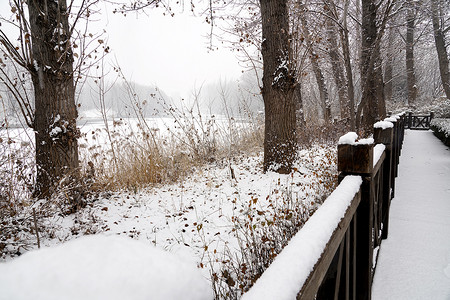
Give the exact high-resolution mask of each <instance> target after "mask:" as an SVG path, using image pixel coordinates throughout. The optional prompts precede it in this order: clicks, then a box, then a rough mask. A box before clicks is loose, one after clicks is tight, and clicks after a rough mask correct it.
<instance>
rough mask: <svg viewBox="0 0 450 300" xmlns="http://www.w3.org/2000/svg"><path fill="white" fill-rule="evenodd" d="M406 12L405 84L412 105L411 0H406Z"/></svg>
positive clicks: (413, 80)
mask: <svg viewBox="0 0 450 300" xmlns="http://www.w3.org/2000/svg"><path fill="white" fill-rule="evenodd" d="M407 6H408V7H407V14H406V40H405V44H406V47H405V52H406V86H407V92H408V105H414V103H415V102H416V97H417V86H416V74H415V70H414V25H415V24H414V23H415V13H414V4H413V3H412V1H411V0H408V1H407Z"/></svg>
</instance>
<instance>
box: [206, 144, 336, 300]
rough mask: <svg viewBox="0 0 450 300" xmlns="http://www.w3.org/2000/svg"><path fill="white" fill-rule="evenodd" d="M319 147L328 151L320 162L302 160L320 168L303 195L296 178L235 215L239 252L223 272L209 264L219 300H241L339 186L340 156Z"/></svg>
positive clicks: (228, 257) (228, 256)
mask: <svg viewBox="0 0 450 300" xmlns="http://www.w3.org/2000/svg"><path fill="white" fill-rule="evenodd" d="M319 148H321V149H320V150H319V149H317V150H318V151H324V152H325V155H324V156H323V159H321V160H319V161H317V160H316V157H312V156H311V154H308V155H306V156H300V164H301V165H303V166H306V167H308V168H311V170H314V171H313V172H312V180H311V181H310V182H309V183H307V184H302V193H298V192H297V193H294V192H293V188H292V187H293V185H294V184H296V183H294V182H293V181H292V180H290V181H289V182H286V183H281V182H278V186H277V187H276V188H275V189H273V190H272V192H271V194H270V195H267V198H266V199H265V200H266V201H261V199H258V198H254V197H251V198H250V199H249V200H248V203H247V206H246V207H245V209H243V210H241V212H240V214H237V215H235V216H233V217H232V220H231V221H232V223H233V224H234V228H233V232H234V233H235V236H236V239H237V241H238V245H239V253H238V254H236V253H235V252H234V251H232V250H230V249H225V250H224V252H223V253H222V257H221V259H220V261H219V263H220V264H221V266H220V269H219V270H216V268H215V266H214V264H215V263H217V261H209V264H210V268H211V281H212V284H213V289H214V292H215V296H216V299H239V298H240V296H242V294H243V293H245V292H246V291H248V290H249V289H250V287H251V286H252V285H253V284H254V283H255V282H256V280H257V279H258V278H259V277H260V276H261V275H262V273H263V272H264V271H265V270H266V269H267V268H268V267H269V265H270V264H271V263H272V262H273V260H274V259H275V257H276V256H277V255H278V254H279V253H280V252H281V251H282V249H283V248H284V247H285V246H286V245H287V243H288V242H289V240H290V239H291V238H292V237H293V236H294V235H295V234H296V233H297V232H298V230H300V229H301V228H302V226H303V225H304V223H305V222H306V221H307V220H308V219H309V217H310V216H311V215H312V214H313V213H314V212H315V211H316V209H317V208H318V207H319V206H320V204H321V203H323V201H324V200H325V199H326V197H327V196H328V195H329V194H330V193H331V191H332V190H333V189H334V188H335V187H336V182H337V180H336V174H337V172H336V170H335V169H334V166H335V165H336V164H335V160H336V153H335V151H333V150H331V149H330V148H326V147H319ZM303 153H311V152H306V151H305V152H303ZM294 172H300V171H299V170H295V171H294ZM293 174H294V173H292V174H291V175H292V176H293ZM297 184H299V183H297ZM237 197H238V196H236V198H235V200H234V201H235V202H236V201H237V200H238V199H237ZM261 202H264V203H266V204H264V205H260V203H261Z"/></svg>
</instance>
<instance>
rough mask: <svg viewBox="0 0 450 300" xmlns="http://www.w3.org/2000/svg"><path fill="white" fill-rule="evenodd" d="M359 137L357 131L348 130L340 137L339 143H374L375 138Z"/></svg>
mask: <svg viewBox="0 0 450 300" xmlns="http://www.w3.org/2000/svg"><path fill="white" fill-rule="evenodd" d="M357 139H358V135H357V134H356V132H348V133H346V134H344V135H343V136H341V137H340V138H339V142H338V144H339V145H370V144H373V143H374V140H373V138H368V139H360V140H357Z"/></svg>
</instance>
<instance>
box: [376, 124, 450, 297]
mask: <svg viewBox="0 0 450 300" xmlns="http://www.w3.org/2000/svg"><path fill="white" fill-rule="evenodd" d="M372 299H374V300H389V299H392V300H398V299H405V300H406V299H408V300H410V299H433V300H448V299H450V150H449V147H446V146H445V145H444V144H442V143H441V142H440V141H439V140H438V139H437V138H436V137H434V136H433V133H432V132H431V131H411V130H408V131H406V135H405V141H404V145H403V150H402V155H401V157H400V165H399V173H398V177H397V179H396V190H395V198H394V199H393V200H392V203H391V210H390V224H389V236H388V238H387V239H386V240H384V241H383V243H382V244H381V247H380V252H379V258H378V264H377V268H376V271H375V277H374V283H373V290H372Z"/></svg>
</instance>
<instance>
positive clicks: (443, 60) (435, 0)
mask: <svg viewBox="0 0 450 300" xmlns="http://www.w3.org/2000/svg"><path fill="white" fill-rule="evenodd" d="M431 16H432V21H433V32H434V41H435V44H436V51H437V55H438V61H439V71H440V73H441V81H442V86H443V87H444V92H445V96H446V97H447V99H450V73H449V67H448V64H449V59H448V54H447V49H446V46H445V35H444V32H443V30H442V27H441V23H440V19H441V10H440V1H439V0H432V1H431Z"/></svg>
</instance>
